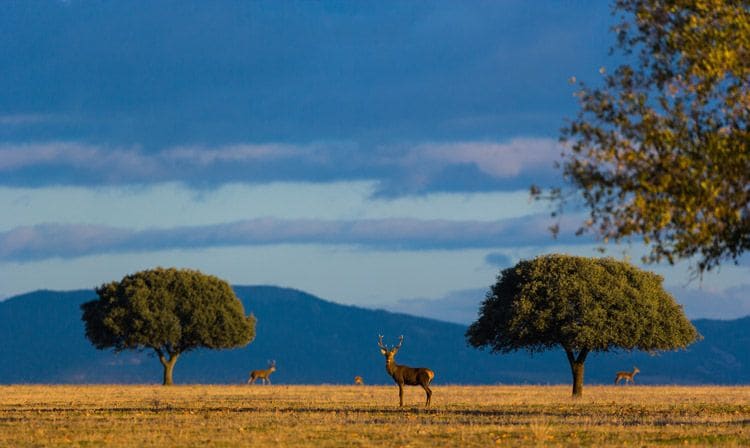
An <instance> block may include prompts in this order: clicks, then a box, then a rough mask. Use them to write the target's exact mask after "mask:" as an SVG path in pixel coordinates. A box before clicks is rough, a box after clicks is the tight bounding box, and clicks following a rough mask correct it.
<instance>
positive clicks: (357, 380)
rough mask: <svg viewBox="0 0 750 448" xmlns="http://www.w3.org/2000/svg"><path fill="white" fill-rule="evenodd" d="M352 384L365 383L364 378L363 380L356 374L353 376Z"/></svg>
mask: <svg viewBox="0 0 750 448" xmlns="http://www.w3.org/2000/svg"><path fill="white" fill-rule="evenodd" d="M354 384H356V385H357V386H362V385H364V384H365V380H363V379H362V377H361V376H359V375H357V376H355V377H354Z"/></svg>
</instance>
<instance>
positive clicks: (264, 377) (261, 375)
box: [247, 360, 276, 384]
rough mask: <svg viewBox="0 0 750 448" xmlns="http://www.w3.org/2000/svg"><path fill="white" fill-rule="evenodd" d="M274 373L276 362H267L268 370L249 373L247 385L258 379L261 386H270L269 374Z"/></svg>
mask: <svg viewBox="0 0 750 448" xmlns="http://www.w3.org/2000/svg"><path fill="white" fill-rule="evenodd" d="M275 371H276V361H275V360H274V361H269V362H268V368H267V369H265V370H253V371H252V372H250V379H249V380H247V384H253V383H254V382H255V380H257V379H260V380H261V381H263V384H266V382H268V384H271V378H270V377H271V374H272V373H273V372H275Z"/></svg>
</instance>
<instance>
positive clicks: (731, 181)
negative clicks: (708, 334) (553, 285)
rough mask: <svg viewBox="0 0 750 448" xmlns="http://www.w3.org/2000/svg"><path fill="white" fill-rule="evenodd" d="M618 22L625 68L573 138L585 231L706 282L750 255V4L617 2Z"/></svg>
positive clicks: (571, 171) (570, 176)
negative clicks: (644, 248) (688, 268)
mask: <svg viewBox="0 0 750 448" xmlns="http://www.w3.org/2000/svg"><path fill="white" fill-rule="evenodd" d="M614 13H615V14H616V15H617V16H618V17H619V20H620V23H619V25H617V26H616V27H615V28H614V30H615V32H616V34H617V44H616V45H615V47H614V48H613V51H614V52H615V53H616V54H617V55H618V56H619V59H618V60H619V61H621V62H622V63H621V64H620V65H619V66H617V67H616V68H615V69H614V70H604V69H603V70H602V72H603V73H604V77H603V82H602V83H601V85H599V86H596V87H590V86H587V85H586V84H581V90H580V92H578V94H579V98H580V111H579V113H578V116H577V117H576V118H575V119H573V120H572V121H571V122H570V123H569V125H568V126H567V127H566V128H564V129H563V135H562V140H563V141H564V142H566V150H565V152H564V155H563V161H562V168H563V171H564V175H565V177H566V179H567V180H568V181H569V182H570V183H572V185H573V187H574V192H577V193H580V197H581V198H582V200H583V203H584V204H585V206H586V209H587V210H588V212H589V215H590V216H589V218H588V219H587V220H586V221H585V223H584V224H583V225H582V226H581V228H580V230H579V231H580V232H584V231H593V232H594V233H595V234H596V235H598V236H599V237H600V238H601V239H603V240H604V241H607V240H620V239H629V238H631V237H634V236H637V237H640V238H642V239H643V240H644V241H645V243H646V244H648V245H649V247H650V249H651V250H650V254H649V255H648V256H646V257H645V260H647V261H652V262H658V261H661V260H666V261H668V262H669V263H672V262H674V261H675V260H676V259H679V258H688V259H691V258H692V259H694V260H695V261H696V262H697V264H696V266H695V267H696V268H697V272H703V271H705V270H709V269H711V268H712V267H715V266H717V265H719V264H720V263H721V262H723V261H727V260H734V261H737V260H738V259H739V257H740V256H741V255H742V254H743V252H745V251H746V250H748V249H750V2H749V1H748V0H672V1H662V0H617V1H615V2H614ZM539 193H540V190H539V189H538V188H535V187H534V188H532V194H537V195H538V194H539ZM575 196H577V195H573V197H575ZM552 198H553V201H554V203H556V204H557V205H560V207H561V208H562V205H563V204H564V203H565V202H566V201H567V200H569V199H570V198H571V196H570V195H567V194H562V193H561V191H560V190H559V189H558V190H553V194H552ZM575 202H577V201H575ZM558 211H560V210H558ZM693 257H695V258H693Z"/></svg>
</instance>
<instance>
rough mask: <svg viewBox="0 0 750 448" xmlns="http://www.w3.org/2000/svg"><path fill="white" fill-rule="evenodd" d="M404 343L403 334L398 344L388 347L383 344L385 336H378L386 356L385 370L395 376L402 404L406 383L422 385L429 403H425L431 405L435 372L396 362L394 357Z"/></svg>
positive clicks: (402, 403)
mask: <svg viewBox="0 0 750 448" xmlns="http://www.w3.org/2000/svg"><path fill="white" fill-rule="evenodd" d="M403 343H404V337H403V336H401V337H399V341H398V345H397V346H395V347H393V348H391V349H388V347H387V346H385V345H384V344H383V336H382V335H381V336H378V346H379V347H380V353H382V354H383V356H385V371H386V372H388V375H390V376H391V377H392V378H393V381H395V382H396V384H398V400H399V405H400V406H403V405H404V384H406V385H407V386H422V389H424V391H425V393H426V394H427V403H426V404H425V405H426V406H428V407H429V406H430V398H432V390H431V389H430V383H431V382H432V379H433V378H435V372H433V371H432V370H430V369H427V368H424V367H418V368H414V367H408V366H400V365H398V364H396V360H395V359H394V358H395V357H396V353H398V349H400V348H401V345H402V344H403Z"/></svg>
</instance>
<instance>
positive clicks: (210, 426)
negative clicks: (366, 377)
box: [0, 385, 750, 447]
mask: <svg viewBox="0 0 750 448" xmlns="http://www.w3.org/2000/svg"><path fill="white" fill-rule="evenodd" d="M433 390H434V395H433V398H432V401H433V405H432V407H431V408H430V409H425V408H424V405H423V403H424V393H423V392H422V389H421V388H413V387H412V388H408V389H407V390H406V393H405V404H406V406H404V408H399V407H398V389H397V388H396V386H395V385H393V386H285V385H273V386H260V385H255V386H226V385H189V386H171V387H162V386H132V385H122V386H112V385H106V386H98V385H94V386H42V385H32V386H25V385H23V386H21V385H12V386H0V446H60V445H66V446H71V445H72V446H201V447H202V446H227V447H230V446H261V445H266V446H294V447H306V446H309V447H313V446H314V447H318V446H341V447H351V446H411V447H435V446H461V447H464V446H482V447H486V446H540V445H546V446H658V445H693V446H716V445H723V446H750V429H749V428H750V387H720V386H716V387H714V386H712V387H672V386H619V387H615V386H586V387H585V388H584V397H583V398H581V399H577V400H574V399H572V398H571V397H570V387H569V386H441V385H434V388H433Z"/></svg>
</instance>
